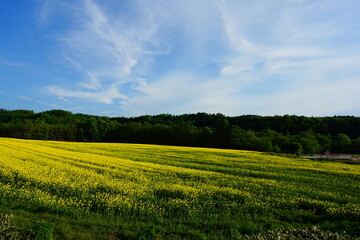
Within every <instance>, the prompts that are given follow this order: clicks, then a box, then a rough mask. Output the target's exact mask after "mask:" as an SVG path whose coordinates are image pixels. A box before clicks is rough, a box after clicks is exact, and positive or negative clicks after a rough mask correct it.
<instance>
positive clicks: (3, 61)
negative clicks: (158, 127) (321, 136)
mask: <svg viewBox="0 0 360 240" xmlns="http://www.w3.org/2000/svg"><path fill="white" fill-rule="evenodd" d="M359 90H360V1H358V0H343V1H338V0H266V1H265V0H251V1H249V0H247V1H245V0H191V1H190V0H189V1H187V0H166V1H165V0H151V1H150V0H121V1H120V0H106V1H100V0H16V1H14V0H0V108H5V109H31V110H35V111H36V112H40V111H46V110H50V109H64V110H68V111H72V112H81V113H86V114H95V115H107V116H139V115H145V114H160V113H170V114H183V113H196V112H208V113H218V112H219V113H223V114H225V115H229V116H234V115H243V114H258V115H283V114H296V115H306V116H332V115H355V116H360V94H359Z"/></svg>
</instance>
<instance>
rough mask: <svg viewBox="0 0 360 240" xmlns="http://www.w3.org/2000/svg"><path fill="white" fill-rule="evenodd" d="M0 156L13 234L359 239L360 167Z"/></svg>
mask: <svg viewBox="0 0 360 240" xmlns="http://www.w3.org/2000/svg"><path fill="white" fill-rule="evenodd" d="M0 154H1V155H0V213H2V214H13V216H14V217H13V223H14V226H16V227H17V228H18V229H26V230H27V231H28V232H29V234H33V235H34V236H35V235H36V234H38V233H39V232H41V231H43V232H45V233H44V236H45V235H46V232H48V235H52V236H54V238H55V239H238V238H240V237H241V236H242V235H244V234H248V235H251V234H257V233H264V232H266V231H268V230H270V229H279V228H296V229H302V228H308V227H311V226H315V225H316V226H319V227H320V228H321V229H325V230H330V231H332V232H343V231H346V233H347V234H350V235H352V236H354V235H358V236H359V235H360V224H359V222H360V165H355V164H348V163H342V162H331V161H321V160H311V159H300V158H289V157H280V156H273V155H270V154H266V153H260V152H252V151H239V150H223V149H206V148H189V147H172V146H157V145H141V144H110V143H69V142H50V141H34V140H18V139H7V138H0ZM0 229H1V228H0ZM44 238H45V237H44ZM38 239H40V237H39V238H38Z"/></svg>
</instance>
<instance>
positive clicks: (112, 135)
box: [0, 109, 360, 154]
mask: <svg viewBox="0 0 360 240" xmlns="http://www.w3.org/2000/svg"><path fill="white" fill-rule="evenodd" d="M0 136H1V137H13V138H24V139H39V140H61V141H79V142H123V143H149V144H164V145H179V146H197V147H217V148H233V149H243V150H256V151H265V152H277V153H280V152H281V153H294V154H304V153H321V152H324V151H327V150H329V151H330V152H336V153H360V118H359V117H353V116H334V117H305V116H294V115H291V116H290V115H284V116H273V117H265V116H257V115H243V116H236V117H228V116H225V115H223V114H208V113H197V114H183V115H170V114H160V115H155V116H150V115H145V116H140V117H128V118H127V117H114V118H110V117H100V116H92V115H86V114H73V113H71V112H68V111H63V110H51V111H45V112H41V113H35V112H34V111H29V110H12V111H10V110H5V109H0Z"/></svg>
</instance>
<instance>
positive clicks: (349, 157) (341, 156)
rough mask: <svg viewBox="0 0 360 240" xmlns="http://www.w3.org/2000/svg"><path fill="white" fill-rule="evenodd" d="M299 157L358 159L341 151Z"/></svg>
mask: <svg viewBox="0 0 360 240" xmlns="http://www.w3.org/2000/svg"><path fill="white" fill-rule="evenodd" d="M301 158H311V159H333V160H351V161H359V160H360V158H359V157H357V156H354V155H351V154H342V153H331V154H314V155H311V156H301Z"/></svg>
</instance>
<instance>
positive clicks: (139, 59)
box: [45, 0, 166, 103]
mask: <svg viewBox="0 0 360 240" xmlns="http://www.w3.org/2000/svg"><path fill="white" fill-rule="evenodd" d="M77 3H78V5H76V4H74V6H68V8H62V9H66V11H67V13H68V17H69V18H71V19H72V23H74V26H70V27H69V28H68V29H67V30H66V31H65V32H63V33H61V34H59V36H57V39H58V40H59V41H60V42H61V44H62V45H61V46H62V55H63V56H64V59H66V60H67V62H69V63H70V64H71V65H72V66H73V67H75V69H77V70H78V71H80V72H81V73H82V75H83V80H80V81H79V80H76V82H75V85H74V84H73V85H72V86H67V87H66V86H65V87H64V88H63V87H59V86H55V85H53V86H48V87H47V89H48V90H49V92H50V93H51V94H56V95H58V96H63V97H73V98H83V99H89V100H92V101H94V100H98V101H99V102H102V103H112V102H113V99H115V98H122V99H124V96H125V93H122V94H120V93H119V92H118V91H119V90H118V89H115V88H119V87H120V86H121V85H122V84H125V83H127V82H130V81H134V80H133V79H135V78H134V77H133V76H132V74H135V73H134V71H135V70H134V69H135V68H139V69H140V68H142V67H144V66H145V64H146V61H147V60H148V59H149V58H151V57H153V56H155V55H159V54H161V53H162V49H161V46H159V45H157V42H156V39H155V37H154V36H155V33H156V31H157V27H156V24H153V23H152V22H151V19H149V21H146V20H147V19H142V18H140V19H135V18H134V19H133V21H134V22H133V23H131V24H130V25H129V22H128V20H126V19H122V16H121V13H119V14H116V13H115V14H114V12H112V13H111V14H110V13H108V12H106V11H105V10H104V8H102V7H100V6H99V5H98V4H96V3H95V1H91V0H84V1H80V2H77ZM45 9H47V7H45ZM141 17H144V18H146V17H147V16H146V15H144V16H141ZM164 51H166V50H164ZM74 86H75V87H76V88H78V90H77V91H74V90H73V89H74ZM109 86H111V87H109Z"/></svg>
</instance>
